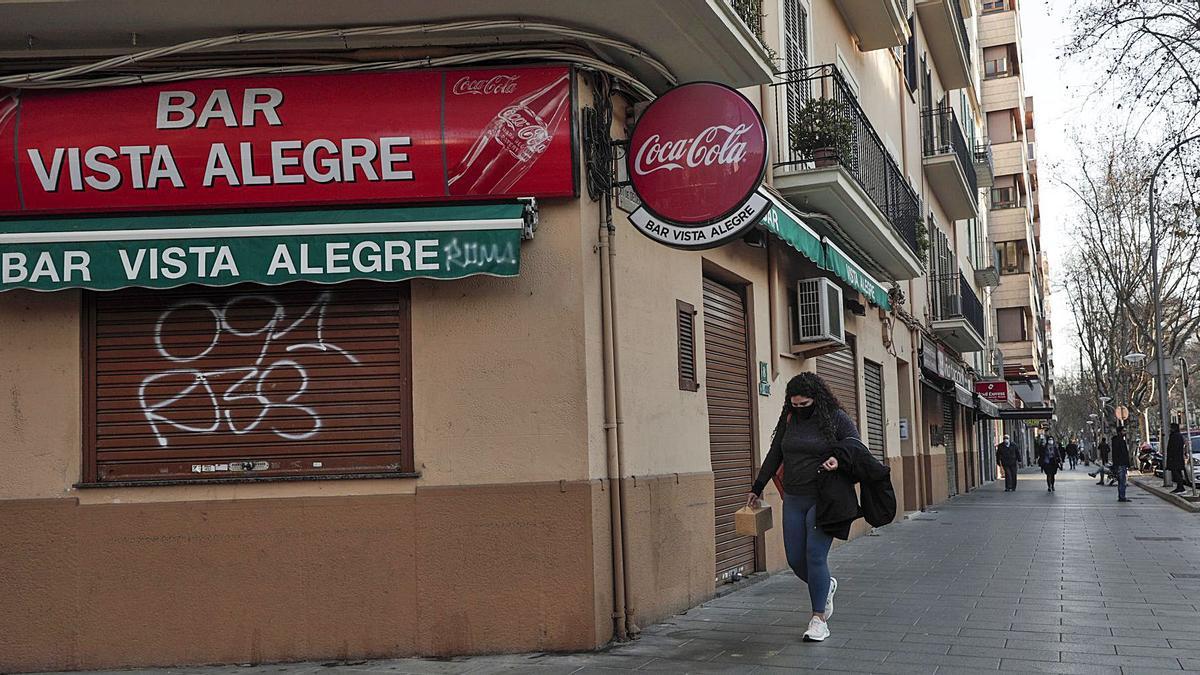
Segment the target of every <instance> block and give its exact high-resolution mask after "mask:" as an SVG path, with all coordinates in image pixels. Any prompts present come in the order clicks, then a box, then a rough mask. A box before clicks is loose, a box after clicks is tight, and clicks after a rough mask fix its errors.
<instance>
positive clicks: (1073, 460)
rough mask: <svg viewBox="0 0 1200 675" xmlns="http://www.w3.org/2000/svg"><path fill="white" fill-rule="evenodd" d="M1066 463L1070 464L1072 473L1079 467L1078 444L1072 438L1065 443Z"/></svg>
mask: <svg viewBox="0 0 1200 675" xmlns="http://www.w3.org/2000/svg"><path fill="white" fill-rule="evenodd" d="M1067 461H1068V462H1070V466H1071V470H1072V471H1074V470H1075V467H1076V466H1079V443H1077V442H1076V441H1075V439H1074V438H1072V439H1071V440H1070V442H1068V443H1067Z"/></svg>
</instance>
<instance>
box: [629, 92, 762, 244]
mask: <svg viewBox="0 0 1200 675" xmlns="http://www.w3.org/2000/svg"><path fill="white" fill-rule="evenodd" d="M626 162H627V168H628V170H629V179H630V182H631V183H632V184H633V189H634V191H635V192H637V195H638V197H639V198H640V199H641V201H642V209H639V211H638V212H635V213H634V214H633V215H632V216H631V220H632V221H633V223H634V225H636V226H637V227H638V228H639V229H641V230H642V232H643V233H645V234H647V235H648V236H650V237H652V238H654V239H657V240H659V241H662V242H664V243H667V244H671V245H674V246H680V247H684V248H706V247H711V246H716V245H718V244H721V243H724V242H725V241H728V240H729V239H731V238H733V237H735V236H737V235H739V234H740V233H741V232H743V231H745V230H746V229H748V228H749V227H750V226H752V225H753V224H754V221H755V220H757V218H758V217H759V216H761V215H762V212H765V210H766V206H765V205H762V204H760V203H759V202H765V199H764V198H762V197H761V196H760V195H758V194H757V193H756V191H757V190H758V188H759V187H760V186H761V185H762V180H763V176H764V175H765V174H766V169H767V133H766V128H765V126H764V125H763V121H762V117H761V116H760V115H759V114H758V110H757V109H755V107H754V106H753V105H752V104H751V103H750V101H748V100H746V97H744V96H742V95H741V94H740V93H738V92H737V91H736V90H734V89H730V88H729V87H726V86H724V85H720V84H716V83H712V82H696V83H692V84H685V85H681V86H679V87H676V88H674V89H672V90H671V91H668V92H667V93H666V94H663V95H662V96H660V97H659V98H658V99H656V100H655V101H654V102H653V103H651V104H650V105H649V106H648V107H647V108H646V110H645V112H643V113H642V116H641V117H640V118H639V119H638V122H637V126H636V127H635V128H634V130H633V135H632V137H631V139H630V145H629V153H628V156H627V158H626ZM756 197H757V199H756ZM748 207H751V208H748ZM730 219H732V221H731V220H730Z"/></svg>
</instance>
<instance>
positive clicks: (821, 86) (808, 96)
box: [771, 64, 921, 256]
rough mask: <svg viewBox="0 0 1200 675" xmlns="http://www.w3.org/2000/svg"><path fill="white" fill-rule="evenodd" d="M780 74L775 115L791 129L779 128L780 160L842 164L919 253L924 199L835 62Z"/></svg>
mask: <svg viewBox="0 0 1200 675" xmlns="http://www.w3.org/2000/svg"><path fill="white" fill-rule="evenodd" d="M779 77H780V81H779V82H776V83H775V84H773V85H771V86H772V88H773V89H774V90H775V119H777V120H780V121H781V123H786V125H787V127H786V128H787V130H788V133H786V134H783V133H781V134H776V143H777V147H776V153H775V156H776V158H777V164H776V166H778V167H788V168H792V169H796V170H801V171H805V170H811V169H814V168H821V167H825V166H831V165H841V166H842V168H844V169H845V170H846V172H847V173H849V174H850V175H851V176H853V177H854V179H855V181H857V182H858V184H859V186H861V187H862V189H863V190H864V191H865V192H866V193H867V195H868V196H869V197H870V199H871V201H872V202H873V203H874V204H875V206H876V207H878V208H879V210H880V211H882V212H883V215H884V216H885V217H886V218H887V220H888V222H889V223H890V224H891V226H892V228H893V229H895V231H896V233H897V234H899V235H900V238H901V239H903V240H904V243H905V244H906V245H907V246H908V248H909V249H910V250H911V251H912V252H913V253H915V254H917V255H918V256H919V255H920V253H921V249H920V245H919V244H918V243H917V228H918V227H919V224H918V222H919V220H920V217H921V200H920V198H919V197H917V193H916V191H915V190H913V188H912V186H911V185H909V183H908V180H906V179H905V177H904V172H903V171H901V170H900V166H899V165H898V164H897V163H896V160H895V159H893V158H892V155H891V153H889V152H888V150H887V147H886V146H884V144H883V141H882V140H880V138H879V134H877V133H876V132H875V128H874V127H873V126H871V122H870V120H868V119H867V115H866V113H865V112H863V109H862V106H860V105H859V103H858V98H857V97H856V96H855V95H854V91H853V90H852V89H850V87H849V85H847V84H846V80H845V79H844V78H843V77H842V74H841V73H840V72H838V69H837V67H836V66H834V65H832V64H825V65H821V66H814V67H812V68H804V69H801V70H794V71H789V72H785V73H781V74H780V76H779Z"/></svg>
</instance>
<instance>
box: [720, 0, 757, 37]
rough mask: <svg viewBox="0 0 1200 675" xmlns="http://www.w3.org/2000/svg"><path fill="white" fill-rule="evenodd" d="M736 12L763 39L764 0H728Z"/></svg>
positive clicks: (755, 34) (752, 31)
mask: <svg viewBox="0 0 1200 675" xmlns="http://www.w3.org/2000/svg"><path fill="white" fill-rule="evenodd" d="M728 2H729V6H730V7H732V8H733V11H734V13H736V14H737V15H738V18H739V19H741V20H742V23H744V24H746V28H749V29H750V32H751V33H753V34H754V36H755V37H757V38H758V39H759V40H762V39H763V8H762V0H728Z"/></svg>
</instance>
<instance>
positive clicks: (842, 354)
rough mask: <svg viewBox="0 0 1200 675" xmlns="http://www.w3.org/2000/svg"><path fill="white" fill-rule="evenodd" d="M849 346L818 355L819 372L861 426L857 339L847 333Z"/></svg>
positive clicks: (858, 425) (843, 407)
mask: <svg viewBox="0 0 1200 675" xmlns="http://www.w3.org/2000/svg"><path fill="white" fill-rule="evenodd" d="M846 345H847V348H846V349H843V350H841V351H837V352H833V353H831V354H822V355H821V356H818V357H817V374H818V375H820V376H821V378H822V379H824V380H825V384H827V385H829V390H830V391H832V392H833V395H834V396H836V397H837V398H838V402H839V403H841V404H842V409H843V410H845V411H846V414H847V415H849V416H850V419H852V420H854V426H856V427H859V433H861V426H860V425H861V422H860V421H859V418H858V368H857V367H856V358H855V355H854V349H855V340H854V336H853V335H846Z"/></svg>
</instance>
